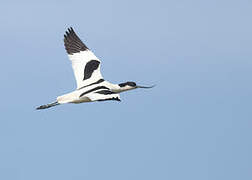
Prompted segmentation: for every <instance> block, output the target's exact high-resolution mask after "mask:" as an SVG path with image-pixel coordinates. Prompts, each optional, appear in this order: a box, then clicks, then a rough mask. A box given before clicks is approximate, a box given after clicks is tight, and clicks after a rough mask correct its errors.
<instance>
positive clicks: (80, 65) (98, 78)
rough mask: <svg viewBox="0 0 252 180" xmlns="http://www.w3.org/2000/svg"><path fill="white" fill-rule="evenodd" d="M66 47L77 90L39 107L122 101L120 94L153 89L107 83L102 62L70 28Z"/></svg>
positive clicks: (128, 84)
mask: <svg viewBox="0 0 252 180" xmlns="http://www.w3.org/2000/svg"><path fill="white" fill-rule="evenodd" d="M64 45H65V49H66V51H67V54H68V57H69V59H70V60H71V62H72V68H73V71H74V76H75V79H76V83H77V89H76V90H75V91H73V92H71V93H68V94H64V95H62V96H59V97H57V101H56V102H53V103H50V104H46V105H42V106H39V107H38V108H37V109H46V108H49V107H53V106H56V105H59V104H64V103H82V102H92V101H108V100H115V101H120V96H119V93H120V92H123V91H127V90H131V89H136V88H152V87H153V86H150V87H145V86H137V85H136V83H135V82H126V83H121V84H112V83H110V82H108V81H105V80H104V79H103V77H102V75H101V72H100V65H101V61H100V60H99V59H98V58H97V57H96V56H95V55H94V53H93V52H92V51H91V50H89V49H88V47H87V46H86V45H85V44H84V43H83V42H82V41H81V40H80V38H79V37H78V36H77V35H76V33H75V32H74V30H73V28H69V29H68V31H66V34H65V35H64Z"/></svg>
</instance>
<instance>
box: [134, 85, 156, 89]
mask: <svg viewBox="0 0 252 180" xmlns="http://www.w3.org/2000/svg"><path fill="white" fill-rule="evenodd" d="M155 86H156V85H153V86H136V88H153V87H155Z"/></svg>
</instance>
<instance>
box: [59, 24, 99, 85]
mask: <svg viewBox="0 0 252 180" xmlns="http://www.w3.org/2000/svg"><path fill="white" fill-rule="evenodd" d="M64 45H65V49H66V51H67V54H68V57H69V59H70V60H71V62H72V68H73V71H74V75H75V79H76V83H77V89H79V88H81V87H83V86H87V85H89V84H91V83H94V82H96V81H99V80H100V79H103V77H102V75H101V72H100V60H99V59H98V58H97V57H96V56H95V55H94V53H93V52H92V51H90V50H89V49H88V47H87V46H86V45H85V44H84V43H83V42H82V41H81V40H80V38H79V37H78V36H77V35H76V33H75V32H74V30H73V28H68V31H66V34H65V35H64Z"/></svg>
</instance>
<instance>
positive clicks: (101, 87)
mask: <svg viewBox="0 0 252 180" xmlns="http://www.w3.org/2000/svg"><path fill="white" fill-rule="evenodd" d="M99 89H109V88H107V87H105V86H98V87H96V88H93V89H90V90H88V91H86V92H84V93H82V94H81V95H80V97H81V96H84V95H85V94H88V93H91V92H93V91H96V90H99Z"/></svg>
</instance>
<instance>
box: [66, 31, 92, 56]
mask: <svg viewBox="0 0 252 180" xmlns="http://www.w3.org/2000/svg"><path fill="white" fill-rule="evenodd" d="M64 45H65V49H66V51H67V53H68V54H71V55H72V54H73V53H78V52H80V51H86V50H88V47H87V46H86V45H85V44H84V43H83V42H82V41H81V40H80V38H79V37H78V36H77V35H76V33H75V32H74V30H73V28H72V27H71V28H68V31H66V34H65V35H64Z"/></svg>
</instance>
